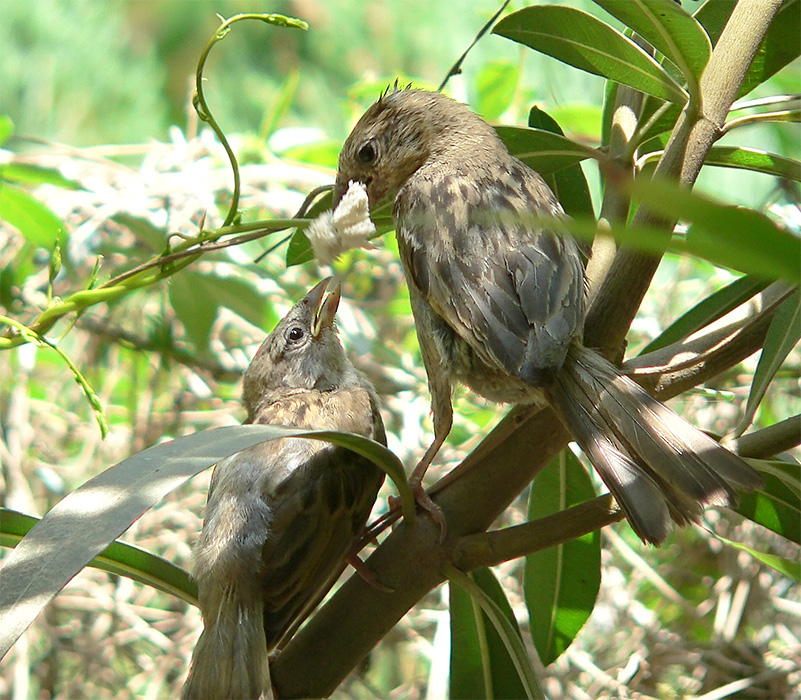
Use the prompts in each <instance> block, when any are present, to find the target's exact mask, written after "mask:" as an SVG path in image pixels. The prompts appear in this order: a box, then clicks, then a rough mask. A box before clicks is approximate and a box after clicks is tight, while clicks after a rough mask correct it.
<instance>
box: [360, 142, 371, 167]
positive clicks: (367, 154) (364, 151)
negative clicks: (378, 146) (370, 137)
mask: <svg viewBox="0 0 801 700" xmlns="http://www.w3.org/2000/svg"><path fill="white" fill-rule="evenodd" d="M375 155H376V153H375V144H374V143H373V142H372V141H368V142H367V143H365V144H364V145H363V146H362V147H361V148H360V149H359V150H358V151H357V152H356V157H357V158H358V159H359V162H360V163H362V164H363V165H369V164H370V163H372V162H373V161H374V160H375Z"/></svg>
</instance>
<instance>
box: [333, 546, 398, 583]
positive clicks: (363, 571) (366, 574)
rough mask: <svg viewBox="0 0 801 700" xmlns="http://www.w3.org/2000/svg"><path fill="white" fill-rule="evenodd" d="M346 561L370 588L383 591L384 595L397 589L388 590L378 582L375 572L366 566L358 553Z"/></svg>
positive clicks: (349, 555)
mask: <svg viewBox="0 0 801 700" xmlns="http://www.w3.org/2000/svg"><path fill="white" fill-rule="evenodd" d="M345 561H347V562H348V564H350V565H351V566H352V567H353V568H354V569H355V570H356V573H357V574H359V576H361V579H362V581H364V582H365V583H366V584H368V585H369V586H372V587H373V588H375V589H377V590H379V591H381V592H382V593H394V592H395V589H393V588H388V587H387V586H385V585H384V584H382V583H381V582H379V580H378V576H376V575H375V571H373V570H372V569H371V568H370V567H369V566H367V564H365V563H364V562H363V561H362V560H361V559H360V558H359V555H358V554H357V553H356V552H351V553H350V554H348V556H347V557H346V559H345Z"/></svg>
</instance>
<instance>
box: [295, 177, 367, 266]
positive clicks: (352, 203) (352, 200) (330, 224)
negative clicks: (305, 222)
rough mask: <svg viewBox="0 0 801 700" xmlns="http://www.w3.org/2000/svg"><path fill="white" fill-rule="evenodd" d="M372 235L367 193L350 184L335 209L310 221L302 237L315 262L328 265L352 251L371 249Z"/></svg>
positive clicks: (361, 186)
mask: <svg viewBox="0 0 801 700" xmlns="http://www.w3.org/2000/svg"><path fill="white" fill-rule="evenodd" d="M375 232H376V231H375V225H374V224H373V222H372V221H371V220H370V206H369V201H368V198H367V191H366V190H365V189H364V186H363V185H362V184H361V183H360V182H354V181H352V180H351V182H349V183H348V191H347V192H346V193H345V194H344V195H343V197H342V199H340V200H339V204H338V205H337V208H336V209H334V211H324V212H323V213H322V214H320V215H319V216H318V217H317V218H316V219H315V220H314V221H312V222H311V223H310V224H309V226H308V228H307V229H306V237H307V238H308V239H309V242H310V243H311V246H312V249H313V250H314V257H315V258H317V260H318V262H320V264H322V265H330V264H331V263H332V262H334V260H336V259H337V258H338V257H339V256H340V255H342V253H344V252H345V251H348V250H350V249H352V248H373V247H374V245H373V244H372V243H371V242H370V237H371V236H374V235H375Z"/></svg>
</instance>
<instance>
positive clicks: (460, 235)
mask: <svg viewBox="0 0 801 700" xmlns="http://www.w3.org/2000/svg"><path fill="white" fill-rule="evenodd" d="M351 181H357V182H360V183H362V184H363V185H364V186H365V188H366V190H367V193H368V197H369V201H370V206H371V208H373V207H375V206H376V205H377V204H379V203H380V202H382V201H384V200H387V199H389V198H393V199H394V206H393V217H394V220H395V226H396V234H397V239H398V247H399V249H400V257H401V261H402V263H403V269H404V272H405V275H406V280H407V282H408V285H409V294H410V297H411V305H412V311H413V314H414V318H415V324H416V328H417V336H418V339H419V341H420V348H421V351H422V355H423V361H424V363H425V367H426V371H427V374H428V382H429V388H430V391H431V403H432V410H433V418H434V433H435V439H434V442H433V443H432V445H431V447H430V448H429V449H428V451H427V452H426V454H425V456H424V457H423V459H422V461H421V462H420V464H419V465H418V467H417V469H415V472H414V474H413V476H412V481H413V483H414V484H415V485H417V484H419V481H420V479H422V476H423V474H424V472H425V469H426V468H427V466H428V464H429V463H430V461H431V459H432V458H433V457H434V455H435V454H436V452H437V451H438V450H439V448H440V446H441V445H442V443H443V441H444V440H445V438H446V437H447V435H448V432H449V431H450V428H451V424H452V419H453V408H452V405H451V388H452V385H453V383H454V382H462V383H464V384H466V385H467V386H468V387H469V388H470V389H472V390H473V391H474V392H475V393H477V394H479V395H481V396H483V397H486V398H487V399H490V400H492V401H498V402H510V403H521V404H533V403H541V402H543V401H544V402H547V404H549V405H550V406H551V407H552V408H553V409H554V411H555V412H556V413H557V415H558V416H559V418H560V419H561V421H562V422H563V423H564V425H565V426H566V428H567V429H568V430H569V431H570V433H571V434H572V435H573V437H574V439H575V440H576V442H578V444H579V445H580V446H581V448H582V449H583V451H584V452H585V454H586V455H587V457H588V458H589V459H590V461H591V462H592V463H593V465H594V466H595V468H596V469H597V470H598V472H599V473H600V475H601V478H602V479H603V480H604V482H606V484H607V486H608V487H609V489H610V490H611V492H612V494H613V495H614V496H615V499H616V500H617V502H618V503H619V505H620V507H621V508H622V509H623V511H624V512H625V514H626V516H627V517H628V519H629V521H630V523H631V525H632V527H633V528H634V530H635V531H636V532H637V534H638V535H639V536H640V537H641V538H642V539H643V540H645V541H648V542H652V543H655V544H658V543H661V542H662V541H663V540H664V539H665V537H666V536H667V534H668V532H669V531H670V528H671V519H672V520H674V521H676V522H677V523H679V524H684V523H686V522H688V521H695V520H698V518H699V517H700V515H701V512H702V506H703V505H727V504H731V503H733V502H734V501H735V500H736V493H735V487H739V488H744V489H750V488H756V487H758V486H759V485H760V484H761V483H762V481H761V478H760V477H759V475H758V474H757V473H756V472H755V471H754V470H753V469H751V467H750V466H748V465H747V464H746V463H745V462H743V461H742V460H741V459H740V458H739V457H736V456H735V455H733V454H731V453H730V452H728V451H727V450H725V449H724V448H722V447H721V446H720V445H718V444H717V443H716V442H715V441H714V440H712V439H711V438H709V437H708V436H706V435H705V434H703V433H702V432H701V431H699V430H697V429H695V428H693V427H692V426H690V425H689V424H688V423H686V422H685V421H684V420H682V419H681V418H679V417H678V416H677V415H676V414H675V413H673V412H672V411H671V410H670V409H668V408H666V407H665V406H663V405H662V404H661V403H659V402H658V401H656V400H655V399H653V398H652V397H651V396H649V395H648V394H647V393H646V392H645V391H644V390H643V389H642V388H641V387H639V386H638V385H637V384H636V383H634V382H633V381H632V380H631V379H629V378H627V377H625V376H624V375H622V374H621V373H620V371H619V370H618V369H617V368H615V367H614V366H613V365H612V364H610V363H609V362H607V361H606V360H605V359H604V358H602V357H601V356H600V355H598V354H597V353H595V352H594V351H593V350H591V349H589V348H586V347H584V346H583V345H582V342H581V341H582V334H583V326H584V318H585V313H586V311H585V304H586V302H585V282H584V266H583V262H582V257H581V254H580V251H579V248H578V246H577V244H576V242H575V241H574V240H573V239H572V238H570V237H569V236H567V235H564V234H562V233H556V232H555V231H550V230H548V228H547V227H543V226H542V224H540V223H537V221H536V219H537V217H562V216H565V214H564V212H563V210H562V207H561V206H560V204H559V202H558V201H557V199H556V197H555V195H554V194H553V192H552V191H551V190H550V189H549V188H548V186H547V185H546V183H545V181H544V180H543V179H542V178H541V177H540V176H539V175H538V174H537V173H536V172H534V171H533V170H532V169H531V168H529V167H528V166H527V165H525V164H524V163H523V162H521V161H520V160H518V159H517V158H514V157H513V156H511V155H510V154H509V152H508V150H507V149H506V147H505V146H504V144H503V143H502V142H501V140H500V139H499V138H498V136H497V134H496V133H495V131H494V129H492V128H491V127H490V126H489V125H488V124H487V123H485V122H484V121H483V120H482V119H481V118H480V117H478V116H477V115H476V114H474V113H473V112H471V111H470V110H469V109H468V108H467V107H466V106H465V105H463V104H460V103H458V102H456V101H454V100H452V99H450V98H448V97H446V96H444V95H441V94H438V93H434V92H427V91H423V90H412V89H398V88H397V85H396V87H395V89H394V90H390V91H387V92H386V93H385V94H384V95H382V96H381V98H380V99H379V100H378V101H377V102H376V103H375V104H373V105H372V106H371V107H370V108H369V109H368V110H367V111H366V112H365V114H364V115H363V116H362V118H361V119H360V120H359V122H358V123H357V124H356V126H355V127H354V129H353V131H352V133H351V134H350V136H349V137H348V139H347V140H346V142H345V144H344V146H343V148H342V152H341V153H340V157H339V169H338V172H337V181H336V188H335V190H334V204H335V205H336V203H337V201H338V199H339V197H340V196H341V194H342V192H344V191H345V190H346V189H347V187H348V183H349V182H351ZM555 228H556V227H555Z"/></svg>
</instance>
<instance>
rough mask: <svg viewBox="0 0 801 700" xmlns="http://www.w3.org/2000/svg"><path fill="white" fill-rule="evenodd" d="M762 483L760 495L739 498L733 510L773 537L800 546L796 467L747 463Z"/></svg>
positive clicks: (800, 484) (800, 488) (800, 489)
mask: <svg viewBox="0 0 801 700" xmlns="http://www.w3.org/2000/svg"><path fill="white" fill-rule="evenodd" d="M749 462H750V463H751V464H752V465H753V466H754V467H757V468H758V469H759V472H760V473H761V474H762V476H763V477H764V479H765V488H764V489H762V490H760V491H758V492H757V491H752V492H750V493H743V494H740V504H739V505H738V506H737V507H736V508H735V510H736V511H737V512H738V513H740V515H743V516H745V517H746V518H748V519H749V520H753V521H754V522H755V523H757V524H759V525H762V526H763V527H766V528H768V530H772V531H773V532H775V533H776V534H777V535H781V536H782V537H786V538H787V539H788V540H790V541H792V542H795V543H796V544H798V545H801V471H800V470H799V466H798V465H797V464H788V463H787V462H780V461H778V460H771V461H759V460H749Z"/></svg>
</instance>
